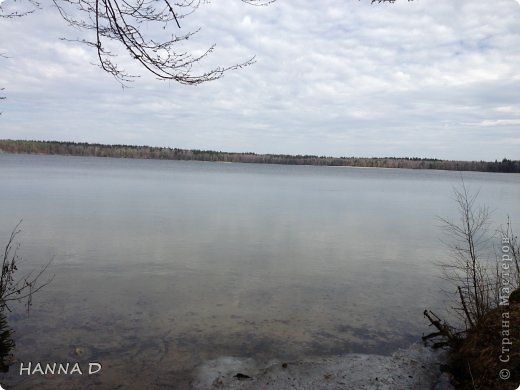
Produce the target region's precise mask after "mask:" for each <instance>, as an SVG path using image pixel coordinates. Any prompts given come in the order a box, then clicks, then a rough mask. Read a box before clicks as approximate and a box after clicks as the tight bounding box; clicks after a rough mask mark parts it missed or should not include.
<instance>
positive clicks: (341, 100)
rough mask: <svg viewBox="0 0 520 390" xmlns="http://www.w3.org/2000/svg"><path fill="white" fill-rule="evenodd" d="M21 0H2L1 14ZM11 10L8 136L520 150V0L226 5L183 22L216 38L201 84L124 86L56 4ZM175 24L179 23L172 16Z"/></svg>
mask: <svg viewBox="0 0 520 390" xmlns="http://www.w3.org/2000/svg"><path fill="white" fill-rule="evenodd" d="M12 1H13V0H5V2H4V3H3V6H4V8H9V7H10V6H11V4H10V2H12ZM49 3H50V1H49V0H43V1H42V7H43V9H41V10H39V11H37V12H35V13H34V14H32V15H29V16H26V17H24V18H20V19H17V20H1V19H0V53H4V54H6V55H7V56H8V57H9V58H7V59H0V87H1V86H3V87H5V90H4V91H3V94H4V95H5V96H7V99H6V100H3V101H2V102H1V103H0V111H2V115H1V116H0V138H11V139H39V140H60V141H78V142H79V141H82V142H83V141H85V142H99V143H118V144H146V145H153V146H170V147H180V148H196V149H211V150H222V151H238V152H248V151H251V152H258V153H289V154H318V155H330V156H361V157H372V156H376V157H382V156H418V157H436V158H445V159H463V160H495V159H502V158H504V157H507V158H510V159H520V5H519V3H518V2H516V1H515V0H493V1H491V0H456V1H453V0H416V1H413V2H408V1H404V0H398V1H397V2H396V3H395V4H372V5H371V4H370V1H369V0H361V1H357V0H326V1H320V2H317V1H312V0H278V1H277V2H276V3H274V4H272V5H270V6H268V7H252V6H248V5H245V4H243V3H242V2H240V1H239V0H214V1H213V2H212V3H210V4H205V5H203V6H201V7H200V8H199V9H198V10H197V12H196V13H194V14H193V15H191V16H190V17H188V18H186V19H183V20H182V21H181V22H182V30H180V31H181V32H187V31H190V30H193V29H195V28H197V27H201V28H202V30H201V32H200V33H199V34H197V35H196V36H195V37H194V39H193V40H192V41H191V42H190V45H191V46H184V47H183V49H185V50H195V51H196V50H200V49H201V48H203V47H207V46H210V45H211V44H212V43H216V44H217V46H216V50H215V51H214V53H213V54H212V55H211V57H210V58H209V59H208V60H207V61H206V62H203V63H202V64H201V66H202V69H203V68H211V67H212V66H215V65H223V66H226V65H233V64H235V63H239V62H241V61H244V60H246V59H247V58H249V57H251V56H253V55H256V60H257V62H256V63H255V64H254V65H252V66H250V67H247V68H245V69H241V70H237V71H232V72H228V73H226V74H225V77H223V78H222V79H220V80H217V81H214V82H211V83H206V84H203V85H199V86H195V87H194V86H183V85H179V84H177V83H175V82H165V81H159V80H156V79H154V78H153V77H151V76H150V75H147V74H146V73H144V72H143V71H141V70H140V69H139V68H137V67H135V66H134V64H133V63H132V61H131V60H129V59H128V58H126V57H125V56H124V54H123V55H122V56H121V57H120V58H119V59H118V61H119V63H120V64H121V65H122V66H123V67H125V68H127V69H128V70H130V71H132V72H134V73H135V72H137V73H139V74H141V77H140V78H139V79H137V80H136V81H135V82H134V83H132V85H131V88H125V89H123V88H121V86H120V84H119V83H118V82H117V81H115V80H114V78H112V77H111V76H110V75H108V74H106V73H104V72H103V71H102V70H100V69H99V67H97V66H96V65H95V64H96V54H95V52H94V51H93V50H92V49H91V48H89V47H87V46H84V45H81V44H78V43H74V42H67V41H62V40H60V39H59V38H60V37H66V38H70V39H74V38H88V37H89V35H88V33H85V32H82V31H78V30H76V29H73V28H71V27H69V26H67V24H66V23H65V22H64V21H63V20H62V19H61V18H60V15H59V14H58V12H57V11H56V9H54V8H52V7H51V6H50V5H49ZM171 29H172V30H173V33H175V34H178V33H179V31H178V30H177V29H176V28H174V26H171Z"/></svg>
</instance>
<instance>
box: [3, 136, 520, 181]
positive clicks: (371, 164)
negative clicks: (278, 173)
mask: <svg viewBox="0 0 520 390" xmlns="http://www.w3.org/2000/svg"><path fill="white" fill-rule="evenodd" d="M0 152H5V153H25V154H51V155H67V156H94V157H117V158H139V159H156V160H194V161H212V162H235V163H260V164H287V165H319V166H350V167H367V168H408V169H441V170H452V171H480V172H508V173H511V172H514V173H520V161H518V160H514V161H513V160H508V159H505V158H504V159H503V160H502V161H494V162H490V161H452V160H439V159H435V158H433V159H432V158H418V157H377V158H375V157H373V158H366V157H327V156H313V155H287V154H257V153H229V152H217V151H211V150H196V149H191V150H188V149H178V148H163V147H151V146H131V145H102V144H89V143H76V142H57V141H21V140H0Z"/></svg>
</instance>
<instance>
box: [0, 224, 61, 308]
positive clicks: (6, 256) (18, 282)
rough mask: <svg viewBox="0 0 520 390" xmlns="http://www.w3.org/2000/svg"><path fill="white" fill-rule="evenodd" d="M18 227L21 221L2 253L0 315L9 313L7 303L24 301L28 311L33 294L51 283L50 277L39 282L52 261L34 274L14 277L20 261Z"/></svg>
mask: <svg viewBox="0 0 520 390" xmlns="http://www.w3.org/2000/svg"><path fill="white" fill-rule="evenodd" d="M20 225H21V221H20V222H19V223H18V224H17V225H16V227H15V228H14V229H13V231H12V232H11V235H10V237H9V240H8V241H7V244H6V246H5V249H4V253H3V258H2V271H1V275H0V313H2V312H3V311H4V310H5V309H7V310H9V311H10V307H9V303H10V302H12V301H18V302H22V301H25V305H26V308H27V310H28V311H29V309H30V307H31V305H32V297H33V294H35V293H37V292H38V291H40V290H41V289H42V288H43V287H45V286H46V285H48V284H49V283H50V282H51V281H52V277H51V278H48V279H47V280H45V281H43V282H42V281H41V278H42V276H43V275H44V274H45V272H46V270H47V268H48V267H49V265H50V263H51V261H52V259H51V261H49V262H48V263H47V264H45V265H44V266H43V267H42V268H41V269H40V270H39V271H38V272H36V273H35V272H34V271H31V272H28V273H26V274H25V275H24V276H22V277H20V278H17V277H15V274H16V272H17V271H18V265H19V263H20V260H21V259H20V257H19V255H18V249H19V247H20V244H19V243H17V241H16V238H17V236H18V234H19V233H20V231H21V230H20Z"/></svg>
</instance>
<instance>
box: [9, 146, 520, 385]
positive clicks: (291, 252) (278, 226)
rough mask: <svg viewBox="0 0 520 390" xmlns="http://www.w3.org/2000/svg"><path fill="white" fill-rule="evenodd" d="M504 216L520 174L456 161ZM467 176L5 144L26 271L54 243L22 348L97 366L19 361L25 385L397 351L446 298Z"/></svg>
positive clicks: (166, 381) (162, 377) (517, 210)
mask: <svg viewBox="0 0 520 390" xmlns="http://www.w3.org/2000/svg"><path fill="white" fill-rule="evenodd" d="M462 175H463V177H464V180H465V182H466V184H467V185H468V186H469V187H470V188H472V189H474V190H477V189H480V197H479V199H480V201H482V202H483V203H485V204H487V205H488V206H489V207H490V209H491V210H493V215H492V216H493V221H494V222H495V223H496V224H499V223H504V222H505V218H506V215H507V214H509V215H511V217H512V218H513V221H514V222H516V224H515V228H516V230H517V231H519V230H520V229H519V227H520V224H519V222H520V202H519V200H520V175H518V174H496V173H493V174H489V173H469V172H465V173H463V174H462ZM460 178H461V174H460V173H458V172H445V171H424V170H421V171H412V170H397V169H362V168H334V167H310V166H302V167H295V166H280V165H255V164H218V163H203V162H180V161H179V162H176V161H147V160H123V159H109V158H106V159H105V158H78V157H61V156H23V155H0V183H1V189H2V190H1V191H0V211H1V214H2V218H1V219H0V241H1V242H2V245H1V246H2V247H3V246H4V245H5V243H6V242H7V239H8V236H9V234H10V232H11V230H12V229H13V227H14V226H15V225H16V223H17V222H18V221H19V220H20V219H23V223H22V229H23V231H22V233H21V234H20V236H19V242H20V244H21V246H20V250H19V253H20V254H21V255H22V257H23V258H24V262H23V265H22V267H21V268H23V269H22V270H21V271H20V274H21V273H22V272H23V270H24V269H25V270H30V269H34V268H36V267H38V266H39V265H41V264H44V263H45V262H47V261H48V260H49V259H51V258H54V260H53V262H52V266H51V267H50V268H49V270H48V274H49V275H55V277H54V280H53V281H52V283H51V284H50V285H48V286H47V287H46V288H45V289H44V290H42V291H41V292H39V293H38V294H37V295H35V297H34V299H33V307H32V309H31V313H30V316H27V315H26V314H25V312H24V308H23V305H18V306H16V305H15V306H14V307H13V309H14V310H13V312H12V313H11V314H10V315H9V325H10V326H11V327H12V328H13V330H14V331H15V334H14V338H15V341H16V349H15V356H16V358H17V359H19V360H20V361H23V362H33V364H36V363H37V362H42V363H51V362H79V363H80V364H81V367H82V368H83V367H87V365H88V362H93V361H95V362H100V363H101V364H102V365H103V368H102V371H101V375H93V376H90V377H89V376H88V375H83V376H77V375H76V376H63V375H61V376H57V375H55V376H45V377H43V376H39V375H34V376H27V375H25V376H20V375H19V366H20V364H19V363H15V364H14V365H13V366H12V368H11V371H10V372H9V373H8V374H0V383H1V384H2V385H4V384H7V385H9V384H14V385H18V386H20V387H22V388H24V387H36V386H40V388H53V389H55V388H63V389H68V388H85V389H86V388H92V387H93V386H96V385H97V386H100V387H102V388H132V387H133V388H138V387H139V386H143V387H142V388H171V387H172V386H174V387H176V388H184V387H186V386H187V384H188V383H189V379H190V374H191V370H192V369H193V368H194V367H195V366H197V365H199V364H200V363H202V362H204V361H205V360H207V359H212V358H216V357H219V356H242V357H254V358H258V359H271V358H278V359H281V360H282V359H284V360H291V359H293V360H295V359H299V358H302V357H307V356H323V355H331V354H344V353H349V352H367V353H382V354H387V353H391V352H393V351H394V350H396V349H397V348H399V347H407V346H408V345H409V344H411V343H412V342H415V341H417V340H418V339H419V338H420V336H421V335H422V333H428V332H429V330H430V329H429V328H428V323H427V321H426V320H425V319H423V317H422V311H423V310H424V309H425V308H431V309H433V310H436V311H438V312H440V314H443V313H444V308H445V307H447V306H448V304H447V301H446V300H447V299H448V298H447V297H446V296H445V295H444V294H443V293H442V292H441V291H440V290H441V289H442V288H445V287H447V286H446V284H445V283H444V282H443V281H442V280H441V279H440V278H439V276H440V272H439V270H438V268H437V267H436V266H435V265H434V264H433V262H434V261H440V260H443V259H445V258H446V256H447V251H446V249H445V248H444V247H443V246H442V244H441V243H440V241H439V239H440V237H441V231H440V228H439V222H438V220H437V218H436V216H445V217H450V216H451V217H456V214H455V210H456V209H455V204H454V202H453V201H452V200H451V195H452V187H453V186H455V185H457V184H459V183H460Z"/></svg>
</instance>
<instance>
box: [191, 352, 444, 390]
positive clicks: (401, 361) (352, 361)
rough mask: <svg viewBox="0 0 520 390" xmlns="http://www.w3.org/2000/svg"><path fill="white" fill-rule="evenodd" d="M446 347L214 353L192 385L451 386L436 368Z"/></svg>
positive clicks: (309, 386) (198, 369) (438, 389)
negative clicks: (264, 356) (271, 356)
mask: <svg viewBox="0 0 520 390" xmlns="http://www.w3.org/2000/svg"><path fill="white" fill-rule="evenodd" d="M446 362H447V351H445V350H437V351H434V350H432V349H431V348H429V347H425V346H423V345H422V343H414V344H412V345H411V346H409V347H408V348H405V349H399V350H397V351H396V352H394V353H393V354H392V355H390V356H384V355H375V354H346V355H341V356H333V357H321V358H320V357H318V358H303V359H302V360H299V361H295V362H282V361H279V360H270V361H263V362H259V361H255V360H254V359H252V358H238V357H220V358H217V359H213V360H209V361H207V362H205V363H203V364H202V365H200V366H199V367H198V368H197V369H196V370H195V377H194V380H193V382H192V388H193V389H196V390H199V389H200V390H202V389H219V388H225V389H252V390H253V389H269V388H273V389H291V388H298V389H339V388H341V389H374V390H375V389H381V390H383V389H388V390H391V389H395V388H400V389H403V390H404V389H434V390H452V389H454V387H453V386H452V385H450V384H449V380H448V377H447V375H446V374H443V373H442V372H441V368H442V367H443V366H444V365H445V364H446Z"/></svg>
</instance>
